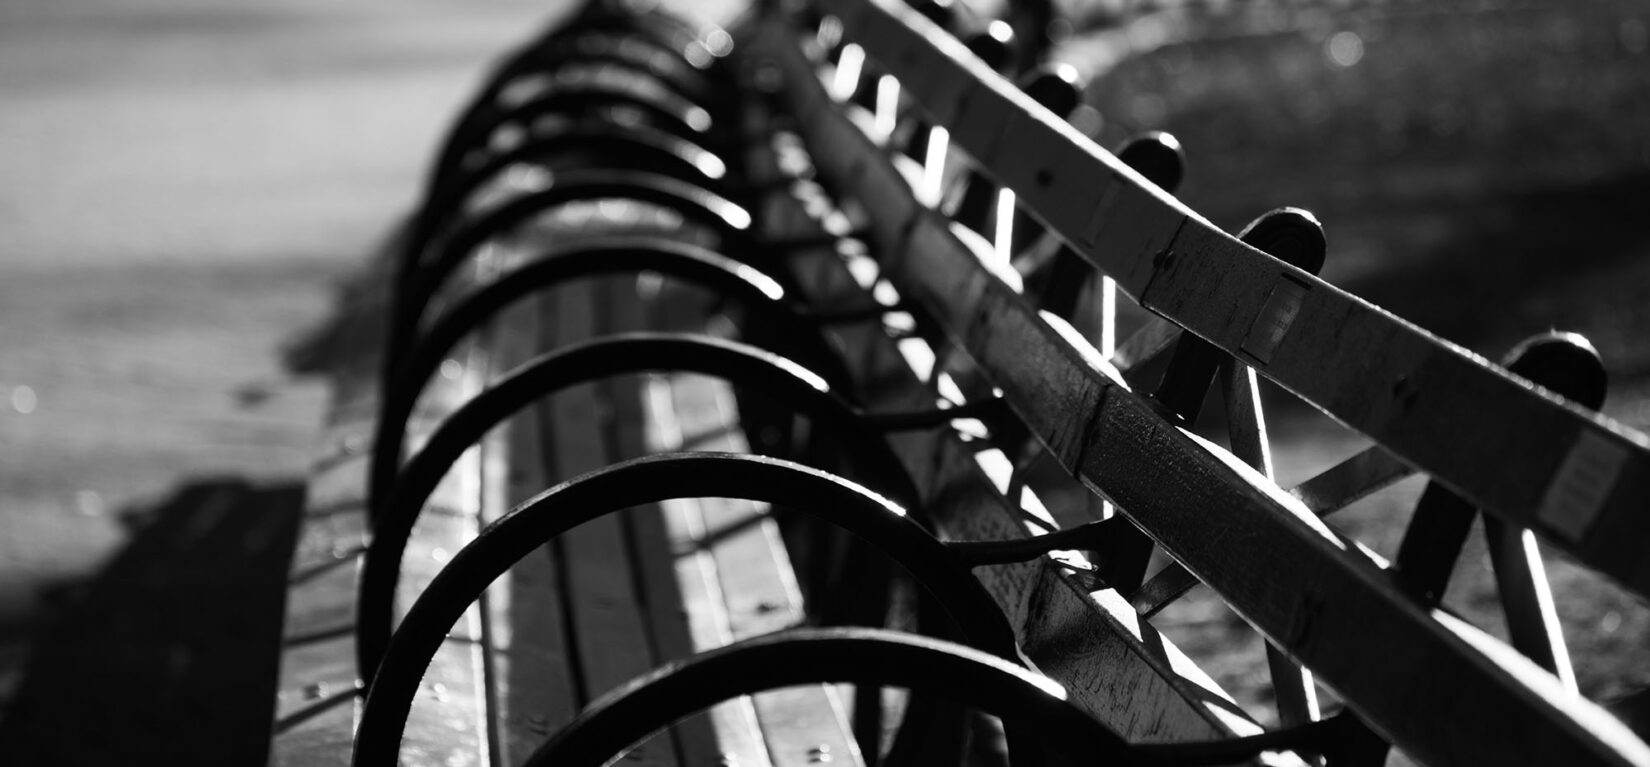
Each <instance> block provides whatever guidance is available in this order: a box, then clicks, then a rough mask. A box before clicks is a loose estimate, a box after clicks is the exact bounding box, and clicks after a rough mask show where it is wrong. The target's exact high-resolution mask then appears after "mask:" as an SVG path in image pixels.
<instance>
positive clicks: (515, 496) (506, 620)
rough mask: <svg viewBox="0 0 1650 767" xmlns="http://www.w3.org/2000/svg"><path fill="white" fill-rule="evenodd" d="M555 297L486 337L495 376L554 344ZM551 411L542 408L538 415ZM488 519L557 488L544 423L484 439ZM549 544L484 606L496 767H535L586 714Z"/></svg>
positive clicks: (526, 308) (519, 421)
mask: <svg viewBox="0 0 1650 767" xmlns="http://www.w3.org/2000/svg"><path fill="white" fill-rule="evenodd" d="M555 295H556V294H555V293H554V292H552V293H549V294H546V295H543V296H541V297H540V298H539V299H538V300H537V301H531V302H524V303H523V304H521V305H518V306H516V307H513V308H511V309H509V310H506V311H505V312H503V313H502V314H500V316H499V318H498V319H497V320H495V321H494V322H493V323H492V324H491V326H490V327H489V328H487V329H486V330H485V331H483V332H484V335H485V338H486V343H487V345H488V348H489V350H490V351H491V352H492V359H491V360H490V362H491V363H492V364H491V367H492V368H493V369H494V372H495V374H496V373H501V372H503V371H506V370H509V369H510V368H513V367H515V366H516V365H517V364H520V363H521V362H524V361H526V360H527V359H529V358H531V357H532V356H533V355H534V354H535V353H537V352H538V351H540V350H541V349H542V348H543V347H544V346H545V345H546V343H547V337H548V335H549V334H548V333H547V332H542V331H541V327H540V319H541V317H542V314H543V312H544V311H545V307H547V306H551V305H553V302H554V301H555ZM542 407H543V405H539V406H537V407H535V408H534V412H535V413H536V412H537V411H538V410H540V409H542ZM482 451H483V452H482V462H481V470H482V475H481V493H482V498H481V516H482V521H483V523H489V522H492V521H493V520H494V519H497V518H498V517H500V516H502V515H504V514H505V513H506V512H508V511H509V510H510V509H511V508H513V507H514V506H515V505H516V504H518V503H521V502H522V501H525V500H527V499H528V498H530V497H532V496H533V495H536V494H538V493H539V492H541V491H543V490H544V489H545V488H547V487H550V486H551V485H553V484H555V481H556V478H555V477H553V476H552V475H551V470H552V468H553V466H552V465H551V464H550V460H549V455H548V454H547V452H546V449H545V445H544V444H543V435H542V434H540V433H539V429H538V418H537V416H536V415H528V416H525V417H521V418H514V419H511V420H509V421H507V422H505V423H504V424H503V425H502V426H501V427H500V428H498V429H496V430H495V431H494V432H493V433H492V434H490V435H488V437H487V439H486V440H484V441H483V442H482ZM554 556H555V554H554V552H553V551H552V548H551V547H549V546H546V547H544V548H543V549H541V550H540V551H539V552H538V553H537V554H535V555H532V556H528V557H525V558H523V559H522V560H521V561H520V562H518V563H516V564H515V565H514V566H512V567H511V568H510V570H509V571H508V572H507V573H505V574H504V576H503V577H502V578H500V579H499V580H498V581H496V582H494V583H493V585H492V587H490V588H489V589H488V590H487V593H486V595H485V597H484V598H483V601H482V610H483V615H484V617H485V620H486V633H485V640H486V652H487V660H488V665H487V668H486V671H487V677H488V679H487V681H488V692H489V699H488V719H489V724H490V726H491V728H492V741H493V750H494V755H493V758H494V763H495V764H499V765H504V766H505V767H510V766H512V765H518V764H521V763H523V762H524V761H526V758H527V757H528V756H529V755H530V754H532V752H533V750H534V749H536V748H537V747H538V746H539V744H541V743H543V742H544V740H545V739H546V738H548V737H549V736H550V734H551V733H552V732H554V731H555V730H556V729H557V728H559V727H561V726H562V725H564V724H566V723H567V722H569V721H571V720H572V718H573V716H574V715H576V714H577V713H578V710H579V701H578V699H577V697H576V696H575V694H574V693H575V690H574V685H573V682H572V674H571V671H570V669H569V666H568V654H567V648H566V642H565V637H566V628H565V626H564V625H563V623H562V600H561V584H560V581H559V574H558V568H557V566H556V563H555V562H554V561H553V557H554Z"/></svg>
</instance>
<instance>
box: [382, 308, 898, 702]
mask: <svg viewBox="0 0 1650 767" xmlns="http://www.w3.org/2000/svg"><path fill="white" fill-rule="evenodd" d="M650 371H675V372H692V373H702V374H704V375H710V376H716V377H719V378H723V379H725V380H729V381H732V382H735V383H736V384H739V385H746V386H750V387H753V388H755V389H757V390H759V391H762V392H763V393H764V394H766V395H769V396H771V397H772V398H773V399H775V400H778V401H782V402H785V403H786V404H788V405H790V406H792V407H794V408H795V411H796V412H797V413H800V414H802V415H805V416H807V417H808V418H810V419H811V420H813V422H814V423H817V424H820V425H821V426H822V427H824V428H826V429H836V430H839V432H838V433H840V434H842V435H843V436H844V437H846V438H849V439H851V440H853V442H854V448H855V450H853V451H851V453H850V454H853V455H855V457H856V461H863V463H859V464H857V465H860V466H863V467H864V470H865V471H866V472H867V473H868V474H870V475H874V476H875V478H876V479H877V480H878V484H879V485H882V486H884V487H885V489H886V490H887V491H888V492H889V493H890V494H891V495H893V496H895V497H896V498H898V499H900V500H902V501H904V502H906V503H914V502H915V500H916V499H917V498H918V495H917V492H916V488H915V487H914V486H913V485H912V484H911V480H910V477H908V476H906V475H905V474H904V472H902V471H899V469H898V467H899V466H901V464H900V463H899V462H898V459H897V457H895V456H894V455H893V453H892V451H891V450H890V449H889V447H888V445H887V443H886V442H883V441H882V439H881V438H880V437H877V436H876V435H874V434H870V433H868V432H865V431H863V430H859V429H856V428H855V427H856V425H857V423H858V413H857V411H856V410H855V409H854V408H853V407H852V406H851V405H849V404H848V403H847V402H845V401H844V400H842V399H841V398H840V397H838V396H837V395H835V394H833V393H832V392H831V390H830V389H829V387H828V386H827V385H826V383H825V381H824V380H823V379H821V378H819V377H818V376H816V375H814V374H813V373H812V372H810V371H808V370H807V369H805V368H803V367H801V366H799V365H797V364H795V363H793V362H791V361H790V360H787V359H785V358H784V357H781V356H779V355H776V354H773V353H771V352H767V351H763V350H761V349H758V348H756V347H753V346H749V345H747V344H741V343H737V342H734V341H725V340H722V339H716V338H710V337H708V336H694V335H689V334H680V333H674V334H673V333H627V334H622V335H615V336H608V337H605V338H601V339H596V340H592V341H585V342H581V343H576V344H573V345H571V346H567V347H563V348H561V349H558V350H556V351H553V352H549V353H547V354H543V355H540V356H539V357H536V358H534V359H532V360H529V361H528V362H526V363H523V364H522V365H521V366H520V367H517V368H516V369H515V370H513V371H511V372H510V373H509V374H507V375H506V376H505V377H504V378H502V379H500V380H499V381H497V382H496V383H494V384H493V385H492V386H490V387H488V388H487V389H486V390H484V391H482V392H481V393H480V394H478V395H476V397H475V398H474V399H472V400H470V401H469V402H466V403H465V404H464V405H463V406H462V407H460V408H459V409H458V411H457V412H455V413H453V414H452V415H451V416H450V417H449V418H447V420H446V421H444V422H443V423H442V424H441V426H440V427H439V428H437V429H436V431H435V434H433V435H432V436H431V437H430V439H429V441H427V442H426V443H425V444H424V446H423V448H422V449H420V450H419V451H418V453H417V454H415V455H414V456H413V457H412V460H410V461H408V462H407V465H406V466H405V468H403V469H402V470H401V471H400V472H399V473H398V474H397V475H396V477H395V481H394V482H393V483H391V484H390V486H389V491H388V492H387V493H386V494H385V495H384V503H383V505H382V506H380V507H378V508H376V509H374V510H373V512H374V514H373V523H374V524H373V536H372V542H371V543H370V544H369V545H368V547H367V553H366V556H365V558H364V560H363V562H362V566H361V568H362V569H361V597H360V605H359V610H360V620H359V621H358V625H357V629H356V630H357V632H358V637H359V641H360V643H361V646H362V647H363V648H367V649H364V650H363V651H362V652H363V653H365V654H364V655H363V658H373V659H375V658H376V653H377V652H379V651H381V649H382V647H383V645H384V643H385V641H387V639H388V636H389V631H390V623H391V621H392V614H393V608H394V604H393V602H394V599H395V584H396V580H397V579H398V578H400V575H401V559H402V556H403V554H404V553H405V551H404V550H405V548H406V545H407V541H408V539H410V538H411V536H412V529H413V525H414V524H415V523H416V522H417V520H418V517H419V515H420V514H421V513H422V511H423V508H424V504H425V502H426V501H427V500H428V499H429V497H430V493H431V492H433V491H434V490H435V487H436V485H437V484H439V483H440V482H441V479H442V477H443V476H444V475H445V474H446V473H447V470H448V469H449V468H450V467H451V466H452V465H453V463H454V462H455V461H457V460H458V458H459V457H460V456H462V455H463V454H464V451H466V450H468V449H469V448H470V446H471V445H474V444H475V443H476V442H477V441H479V440H480V439H481V438H482V437H483V436H485V435H486V434H487V432H488V431H490V430H491V429H492V428H493V427H495V426H497V425H498V424H500V423H502V422H503V421H504V420H505V419H506V418H508V417H509V416H510V415H512V414H514V413H516V412H518V411H520V410H521V409H522V408H523V407H526V406H527V405H529V404H531V403H533V402H537V401H538V400H540V399H542V398H544V397H547V396H550V395H551V394H553V393H555V392H556V391H558V390H560V389H563V388H566V387H568V386H573V385H575V384H579V383H584V382H586V381H593V380H598V379H601V378H606V377H609V376H615V375H623V374H626V373H644V372H650ZM372 667H373V663H364V664H363V665H362V668H363V669H368V668H372Z"/></svg>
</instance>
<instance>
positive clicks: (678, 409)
mask: <svg viewBox="0 0 1650 767" xmlns="http://www.w3.org/2000/svg"><path fill="white" fill-rule="evenodd" d="M670 388H671V394H672V400H673V402H672V404H673V407H674V410H675V414H676V418H677V421H678V428H680V429H682V430H684V431H686V432H688V433H691V434H716V435H717V436H715V437H712V438H710V439H708V440H706V441H705V444H704V445H703V446H702V447H701V448H700V449H703V450H711V451H726V452H748V451H749V445H748V444H746V442H745V439H744V437H743V435H742V434H740V433H739V432H737V431H728V430H722V429H718V428H717V427H719V426H722V425H726V424H732V423H737V422H738V413H737V410H736V408H735V407H734V405H733V392H732V389H731V387H729V386H728V384H727V383H726V382H724V381H720V380H716V379H711V378H707V377H704V376H696V375H676V376H671V384H670ZM698 511H699V519H698V520H697V522H698V527H699V530H698V532H699V537H698V538H697V540H695V541H694V543H695V544H696V545H697V546H698V547H700V548H703V549H708V550H709V552H710V555H711V559H712V561H713V562H714V564H715V571H716V575H717V580H718V582H719V586H720V589H719V590H720V591H721V593H722V595H723V606H724V613H725V614H726V616H727V620H728V633H729V637H730V638H731V639H732V640H735V641H737V640H740V639H748V638H750V637H753V636H757V635H759V634H766V633H769V632H772V631H777V630H779V629H783V628H787V627H791V626H796V625H799V624H800V623H801V622H802V620H803V616H804V610H803V605H802V593H801V590H800V588H799V587H798V586H797V584H796V580H795V576H794V575H793V573H792V569H791V564H790V559H789V557H787V556H786V554H785V547H784V544H783V542H782V541H781V540H780V535H779V526H778V524H777V523H776V522H775V521H774V520H773V519H772V518H771V517H770V516H768V506H767V505H766V504H759V503H752V502H749V501H738V500H730V499H725V498H706V499H702V500H701V501H700V503H699V509H698ZM754 704H755V709H756V715H757V720H758V722H759V723H760V724H761V727H762V733H763V739H764V740H765V741H766V743H767V747H768V753H769V754H770V756H771V757H772V759H773V761H774V762H775V763H776V764H785V765H788V764H799V765H800V764H809V763H810V762H816V761H817V759H814V758H813V757H814V756H816V755H820V754H828V755H830V756H831V761H832V763H838V762H841V763H843V764H849V765H852V764H856V763H858V762H859V753H858V751H859V749H858V746H857V745H856V744H855V742H854V740H853V737H852V736H851V735H850V734H849V728H848V722H847V716H846V712H845V710H844V708H843V704H842V701H841V700H840V698H839V697H838V696H837V694H836V690H835V688H833V687H830V686H825V685H809V686H804V687H795V688H788V689H782V690H774V691H771V692H765V693H762V694H760V695H756V696H754Z"/></svg>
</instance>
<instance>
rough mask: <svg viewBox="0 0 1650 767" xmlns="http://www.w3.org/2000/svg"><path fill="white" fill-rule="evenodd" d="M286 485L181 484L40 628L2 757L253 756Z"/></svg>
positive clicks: (289, 525)
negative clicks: (98, 570)
mask: <svg viewBox="0 0 1650 767" xmlns="http://www.w3.org/2000/svg"><path fill="white" fill-rule="evenodd" d="M303 499H304V490H303V486H302V485H300V484H298V483H296V482H283V483H277V484H271V485H254V484H251V483H249V482H247V481H245V480H242V479H237V478H212V479H201V480H195V481H191V482H189V483H187V484H185V485H183V486H181V487H180V488H178V489H177V490H176V491H175V492H174V493H173V494H172V495H171V496H170V497H169V498H167V499H165V500H164V501H161V502H160V503H158V504H157V505H155V506H153V507H149V508H145V509H138V510H136V511H135V512H133V515H134V517H133V518H134V519H135V520H137V521H136V522H135V523H134V524H135V526H137V527H138V528H139V529H138V530H137V531H136V532H135V537H134V538H133V539H132V541H131V543H130V544H128V545H127V546H126V548H125V549H123V550H122V551H121V552H119V553H118V554H117V555H116V556H115V557H114V559H113V560H111V561H110V562H109V564H108V565H107V566H106V567H105V568H104V569H103V570H102V572H100V573H99V574H98V575H97V576H96V577H95V578H94V579H93V580H92V581H91V582H90V583H89V584H88V585H87V586H85V587H84V589H83V590H82V591H80V592H79V594H78V596H76V597H73V601H72V602H71V603H70V604H67V605H65V606H64V607H63V608H62V609H61V611H60V613H59V615H58V618H57V620H56V621H55V622H54V623H53V624H50V625H48V626H46V627H45V628H44V629H43V631H42V632H41V635H40V636H39V641H38V643H37V649H36V651H35V653H34V657H33V662H32V663H31V665H30V667H29V670H28V674H27V676H26V677H25V678H24V680H23V681H22V683H21V685H20V686H19V688H18V690H17V695H16V697H15V698H14V699H13V701H12V703H11V705H10V706H9V708H8V711H7V713H6V716H5V717H4V719H3V720H0V754H5V755H6V759H7V760H8V762H9V763H12V764H29V765H59V764H61V765H92V764H173V765H229V764H263V763H264V762H266V761H267V758H268V747H269V726H270V720H271V718H272V716H273V715H274V702H275V685H276V675H277V671H278V659H279V646H280V635H281V620H282V612H283V606H284V603H285V599H286V575H287V567H288V564H289V562H290V559H291V554H292V549H293V545H294V544H295V536H296V535H297V530H298V521H299V517H300V514H301V512H302V509H303Z"/></svg>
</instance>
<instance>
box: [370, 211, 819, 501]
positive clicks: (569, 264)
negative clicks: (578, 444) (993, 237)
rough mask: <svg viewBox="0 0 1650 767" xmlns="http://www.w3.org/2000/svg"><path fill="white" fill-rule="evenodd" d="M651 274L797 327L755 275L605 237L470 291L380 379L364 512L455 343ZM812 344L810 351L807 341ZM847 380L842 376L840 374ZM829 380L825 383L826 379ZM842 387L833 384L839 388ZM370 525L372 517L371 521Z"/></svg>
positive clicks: (806, 336) (713, 259) (380, 492)
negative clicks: (510, 316) (522, 314)
mask: <svg viewBox="0 0 1650 767" xmlns="http://www.w3.org/2000/svg"><path fill="white" fill-rule="evenodd" d="M643 271H652V272H657V273H660V274H663V275H666V276H669V277H672V278H675V279H679V280H683V281H686V282H690V283H692V284H695V285H699V286H702V287H705V288H708V289H710V290H714V291H716V292H718V293H720V294H722V295H724V296H727V297H729V298H733V299H735V300H737V301H739V302H740V303H741V304H743V305H744V306H747V307H749V308H750V309H751V310H752V311H754V312H756V313H757V314H758V315H759V317H760V319H761V321H764V322H769V323H773V324H775V325H778V326H781V327H784V326H787V325H796V323H797V320H795V319H794V318H792V317H790V316H789V312H788V306H787V305H786V304H785V303H784V300H785V292H784V290H783V288H781V287H780V286H779V284H778V283H777V282H774V281H773V280H772V279H770V278H769V277H767V276H766V275H764V274H762V273H761V272H760V271H758V270H756V269H754V268H752V267H750V266H746V265H744V264H741V263H739V262H738V261H735V260H734V259H731V258H728V257H727V256H723V255H721V254H718V253H715V252H713V251H710V250H706V249H704V248H700V247H698V246H695V245H689V244H687V243H681V242H675V241H671V240H665V239H661V238H657V237H645V236H636V235H632V236H625V237H604V238H601V239H598V240H594V241H587V242H584V243H581V244H579V245H578V246H575V247H573V248H571V249H563V250H555V249H553V250H551V251H549V252H547V253H545V254H543V255H541V256H540V257H537V258H534V259H532V260H530V261H528V263H527V264H525V265H524V266H522V267H520V268H519V269H516V270H515V271H513V272H510V273H509V274H507V275H504V276H502V277H500V278H499V279H498V280H496V281H494V282H492V283H489V284H487V285H486V286H484V287H482V288H481V289H480V290H477V291H475V292H474V293H471V294H469V295H467V296H465V297H464V298H463V299H461V300H460V301H459V302H458V303H456V304H455V305H454V306H453V307H452V308H451V309H450V310H448V311H447V312H446V313H444V314H442V315H441V317H440V319H438V320H437V321H436V322H435V324H433V325H432V326H431V327H430V329H429V330H428V332H426V333H424V334H422V335H420V336H418V337H417V338H416V339H415V340H414V342H413V343H412V344H410V347H409V350H408V353H407V355H406V357H405V359H401V360H399V361H397V362H396V363H395V373H394V374H393V375H391V376H388V377H386V378H385V379H384V382H383V384H384V385H383V391H382V392H381V396H380V405H379V414H378V424H377V427H376V437H375V438H374V440H373V456H372V464H371V469H370V471H369V473H368V478H369V479H368V485H367V508H369V509H371V510H373V511H374V512H376V511H377V510H378V509H379V504H380V502H381V501H383V500H384V498H385V497H386V495H387V494H388V491H389V489H390V485H391V483H392V482H394V480H395V475H396V471H397V470H398V469H399V468H400V462H401V457H402V455H401V453H402V447H403V446H404V444H405V439H406V429H407V420H408V418H409V417H410V416H411V415H412V411H413V407H414V405H415V404H416V403H417V401H418V395H419V394H420V393H422V392H423V390H424V388H425V387H426V386H427V385H428V384H429V381H430V379H432V378H433V377H434V376H435V373H436V371H437V370H439V369H440V367H441V363H442V361H443V360H444V359H445V358H446V356H447V355H448V354H449V353H450V352H451V351H452V349H453V347H455V346H456V345H457V344H458V342H459V341H460V340H461V339H463V338H464V337H465V336H467V335H469V334H470V333H471V332H474V331H475V330H476V329H477V328H479V327H481V326H482V325H483V324H485V323H486V322H487V321H488V320H489V319H491V318H493V317H494V316H496V315H497V314H498V313H499V312H501V311H503V310H504V309H505V308H507V307H508V306H510V305H511V304H512V303H514V302H515V301H517V300H519V299H521V298H523V297H525V296H528V295H531V294H533V293H535V292H538V291H541V290H544V289H546V288H549V287H551V286H554V285H557V284H560V283H563V282H567V281H570V280H574V279H581V278H586V277H592V276H597V275H602V274H624V273H637V272H643ZM791 330H792V331H793V332H789V333H784V334H776V336H775V338H776V339H778V340H781V341H786V342H789V343H792V344H794V345H795V347H796V350H797V351H798V352H801V355H799V356H801V357H802V359H803V361H804V362H808V363H813V362H814V359H813V358H815V357H818V356H820V355H829V353H830V352H829V350H828V349H827V348H825V346H824V343H823V341H822V340H821V339H820V337H819V336H818V335H817V334H815V333H811V332H809V329H808V328H803V327H793V328H791ZM810 340H811V341H812V342H813V344H812V348H810V345H809V343H808V342H809V341H810ZM838 375H839V376H845V375H846V374H845V373H840V372H839V373H838ZM828 380H830V379H828ZM841 380H844V379H843V378H840V377H839V378H837V379H836V381H832V383H835V382H837V381H841ZM374 516H375V517H376V514H374Z"/></svg>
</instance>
